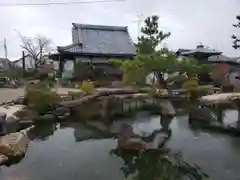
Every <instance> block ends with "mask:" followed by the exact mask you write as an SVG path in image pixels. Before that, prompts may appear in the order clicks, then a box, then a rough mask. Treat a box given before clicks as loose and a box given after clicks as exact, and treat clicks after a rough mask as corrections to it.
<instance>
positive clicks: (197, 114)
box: [188, 106, 217, 124]
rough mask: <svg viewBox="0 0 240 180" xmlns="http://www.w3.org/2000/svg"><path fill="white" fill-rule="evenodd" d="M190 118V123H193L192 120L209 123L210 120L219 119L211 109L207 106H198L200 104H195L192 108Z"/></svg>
mask: <svg viewBox="0 0 240 180" xmlns="http://www.w3.org/2000/svg"><path fill="white" fill-rule="evenodd" d="M188 119H189V124H192V122H194V121H202V122H205V123H208V122H211V121H212V122H213V121H216V120H217V118H216V116H215V115H214V113H213V112H212V111H211V109H209V108H207V107H198V106H194V107H192V108H190V110H189V115H188Z"/></svg>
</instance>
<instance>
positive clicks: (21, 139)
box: [0, 132, 30, 157]
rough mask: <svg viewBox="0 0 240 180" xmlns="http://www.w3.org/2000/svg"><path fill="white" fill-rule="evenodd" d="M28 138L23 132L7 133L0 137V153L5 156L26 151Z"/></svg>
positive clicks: (21, 153)
mask: <svg viewBox="0 0 240 180" xmlns="http://www.w3.org/2000/svg"><path fill="white" fill-rule="evenodd" d="M29 142H30V140H29V138H28V137H27V135H26V134H25V133H24V132H17V133H11V134H7V135H5V136H2V137H1V138H0V154H3V155H5V156H7V157H12V156H22V155H24V154H25V153H26V151H27V147H28V143H29Z"/></svg>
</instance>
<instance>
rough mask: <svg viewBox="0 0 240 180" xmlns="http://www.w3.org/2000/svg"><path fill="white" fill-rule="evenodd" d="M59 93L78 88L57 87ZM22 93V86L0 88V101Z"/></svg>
mask: <svg viewBox="0 0 240 180" xmlns="http://www.w3.org/2000/svg"><path fill="white" fill-rule="evenodd" d="M56 90H57V92H58V93H59V94H67V93H68V92H69V91H74V92H78V91H80V90H78V89H73V88H57V89H56ZM23 95H24V88H18V89H8V88H0V103H1V102H3V101H12V100H15V99H17V98H18V97H19V96H23Z"/></svg>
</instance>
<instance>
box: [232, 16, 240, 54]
mask: <svg viewBox="0 0 240 180" xmlns="http://www.w3.org/2000/svg"><path fill="white" fill-rule="evenodd" d="M236 18H237V20H238V23H237V24H233V26H234V27H235V28H240V14H239V15H237V16H236ZM232 39H233V45H232V46H233V48H234V49H240V36H237V35H232Z"/></svg>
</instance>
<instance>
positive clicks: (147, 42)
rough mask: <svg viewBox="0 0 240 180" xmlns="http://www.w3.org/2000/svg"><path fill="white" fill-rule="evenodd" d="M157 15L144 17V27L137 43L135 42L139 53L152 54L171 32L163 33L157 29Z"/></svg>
mask: <svg viewBox="0 0 240 180" xmlns="http://www.w3.org/2000/svg"><path fill="white" fill-rule="evenodd" d="M158 20H159V17H158V16H151V17H148V18H146V19H145V21H144V23H145V25H144V27H142V29H141V32H142V35H141V36H140V37H138V43H137V44H136V47H137V50H138V53H139V54H152V53H154V52H156V47H157V46H158V45H159V44H160V43H161V42H162V41H163V40H165V39H166V38H168V37H169V36H170V35H171V33H169V32H168V33H164V32H163V31H161V30H159V24H158Z"/></svg>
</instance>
